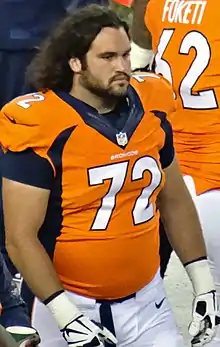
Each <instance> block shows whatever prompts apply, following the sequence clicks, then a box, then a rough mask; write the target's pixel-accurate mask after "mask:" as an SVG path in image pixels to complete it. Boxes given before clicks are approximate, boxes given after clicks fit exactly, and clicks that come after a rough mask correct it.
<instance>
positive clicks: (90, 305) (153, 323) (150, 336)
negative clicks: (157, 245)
mask: <svg viewBox="0 0 220 347" xmlns="http://www.w3.org/2000/svg"><path fill="white" fill-rule="evenodd" d="M69 296H70V299H72V300H73V301H74V303H75V304H76V305H77V307H78V308H79V309H80V310H81V311H82V312H83V313H85V314H86V315H88V317H89V318H90V319H93V320H95V321H97V322H100V312H99V308H100V304H98V303H96V300H93V299H89V298H85V297H82V296H79V295H76V294H73V293H69ZM164 298H165V292H164V288H163V282H162V279H161V277H160V275H159V271H158V273H157V275H156V276H155V278H154V279H153V281H152V282H151V283H150V284H148V285H147V286H146V287H144V288H143V289H141V290H140V291H139V292H137V293H136V296H135V297H134V298H130V299H128V300H125V301H123V302H122V303H114V304H112V305H111V311H112V316H113V322H114V327H115V333H116V337H117V339H118V344H117V347H125V346H126V347H184V343H183V340H182V337H181V335H180V333H179V331H178V329H177V327H176V323H175V319H174V316H173V313H172V311H171V308H170V305H169V303H168V301H167V299H166V298H165V299H164ZM163 299H164V300H163ZM162 300H163V301H162ZM160 303H161V305H160ZM156 304H159V306H160V307H159V308H157V307H156ZM33 326H34V327H35V328H36V329H37V330H38V332H39V334H40V336H41V339H42V343H41V344H40V347H67V344H66V342H65V341H64V340H63V338H62V336H61V334H60V331H59V329H58V327H57V325H56V322H55V320H54V319H53V317H52V315H51V314H50V313H49V311H48V310H47V308H46V307H45V306H44V305H43V304H41V303H40V302H39V301H38V300H36V301H35V304H34V310H33Z"/></svg>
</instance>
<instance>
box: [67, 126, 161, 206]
mask: <svg viewBox="0 0 220 347" xmlns="http://www.w3.org/2000/svg"><path fill="white" fill-rule="evenodd" d="M116 135H118V139H117V138H116V141H117V140H118V141H119V143H121V146H120V145H119V144H118V143H117V144H116V143H115V142H114V141H111V140H109V138H108V137H106V136H104V135H103V134H102V133H100V132H99V131H97V130H96V129H94V128H91V127H88V126H78V127H76V129H75V130H74V132H73V133H72V135H71V137H70V138H69V140H68V141H67V143H66V145H65V147H64V149H63V156H62V182H63V187H64V189H65V192H66V193H67V195H68V196H69V198H71V200H72V201H71V203H73V204H74V205H76V206H79V205H83V204H84V202H85V201H86V203H87V204H88V203H89V204H92V203H93V202H94V200H97V199H102V198H103V195H106V194H109V198H112V199H114V197H115V196H116V195H117V194H118V193H119V192H120V199H121V203H123V201H124V200H123V199H125V196H126V198H128V196H130V197H131V198H132V196H133V194H137V190H140V191H139V193H140V194H141V189H146V190H147V189H148V190H149V191H148V192H145V193H147V194H150V193H151V192H153V191H154V190H155V189H157V188H158V187H160V185H161V184H162V182H163V173H162V170H161V166H160V155H159V151H160V149H161V147H162V143H163V139H162V136H163V132H162V131H161V130H160V127H159V126H158V123H157V122H155V123H154V122H152V123H151V125H149V124H147V121H146V120H142V122H141V123H140V124H139V125H138V126H137V127H136V128H135V131H134V132H133V133H132V136H130V137H128V134H127V133H126V132H125V131H124V132H118V133H116V134H115V136H116ZM81 200H82V201H81ZM74 201H75V203H74Z"/></svg>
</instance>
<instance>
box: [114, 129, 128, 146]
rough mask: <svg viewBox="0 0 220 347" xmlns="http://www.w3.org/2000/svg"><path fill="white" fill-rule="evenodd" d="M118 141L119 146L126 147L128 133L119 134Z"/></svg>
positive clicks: (117, 135)
mask: <svg viewBox="0 0 220 347" xmlns="http://www.w3.org/2000/svg"><path fill="white" fill-rule="evenodd" d="M116 139H117V143H118V145H119V146H125V145H127V143H128V138H127V134H126V133H122V132H120V133H119V134H116Z"/></svg>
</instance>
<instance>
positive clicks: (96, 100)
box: [69, 85, 117, 113]
mask: <svg viewBox="0 0 220 347" xmlns="http://www.w3.org/2000/svg"><path fill="white" fill-rule="evenodd" d="M69 94H70V95H72V96H74V97H75V98H77V99H79V100H81V101H83V102H85V103H86V104H88V105H90V106H92V107H93V108H95V109H96V110H97V111H98V112H99V113H108V112H110V111H112V110H113V109H114V108H115V106H116V104H117V98H114V97H112V98H104V97H101V96H98V95H95V94H94V93H92V92H91V91H89V90H88V89H85V88H83V87H82V86H80V85H77V87H74V86H72V88H71V90H70V92H69Z"/></svg>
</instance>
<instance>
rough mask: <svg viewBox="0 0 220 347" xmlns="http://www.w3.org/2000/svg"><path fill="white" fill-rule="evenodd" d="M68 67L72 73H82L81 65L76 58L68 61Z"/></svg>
mask: <svg viewBox="0 0 220 347" xmlns="http://www.w3.org/2000/svg"><path fill="white" fill-rule="evenodd" d="M69 66H70V69H71V70H72V71H73V72H74V73H79V72H81V71H82V64H81V61H80V60H79V59H78V58H71V59H70V60H69Z"/></svg>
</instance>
